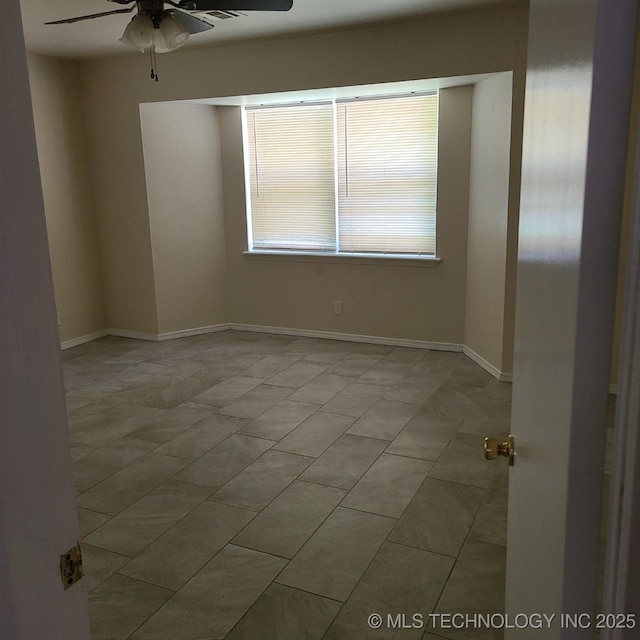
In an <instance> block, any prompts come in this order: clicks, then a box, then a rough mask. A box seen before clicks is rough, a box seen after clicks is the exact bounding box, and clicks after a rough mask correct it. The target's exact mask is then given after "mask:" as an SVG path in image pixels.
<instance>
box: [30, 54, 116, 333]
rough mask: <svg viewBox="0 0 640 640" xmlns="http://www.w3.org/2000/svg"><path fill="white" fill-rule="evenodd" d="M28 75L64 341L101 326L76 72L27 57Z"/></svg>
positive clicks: (68, 66)
mask: <svg viewBox="0 0 640 640" xmlns="http://www.w3.org/2000/svg"><path fill="white" fill-rule="evenodd" d="M29 75H30V84H31V94H32V99H33V110H34V122H35V127H36V138H37V143H38V157H39V161H40V172H41V175H42V190H43V195H44V203H45V213H46V219H47V232H48V235H49V249H50V253H51V263H52V270H53V279H54V286H55V296H56V306H57V308H58V312H59V314H60V320H61V323H62V324H61V326H60V328H59V331H60V339H61V340H62V341H63V342H64V341H67V340H71V339H74V338H78V337H79V336H85V335H91V334H94V333H96V332H99V331H101V330H104V328H105V314H104V305H103V298H102V275H101V265H100V253H99V245H98V234H97V227H96V220H95V211H94V205H93V194H92V190H91V180H90V173H89V155H88V150H87V141H86V133H85V118H84V111H83V108H82V90H81V83H80V71H79V66H78V65H77V64H76V63H73V62H68V61H66V62H65V61H62V60H54V59H51V58H44V57H41V56H36V55H31V56H29Z"/></svg>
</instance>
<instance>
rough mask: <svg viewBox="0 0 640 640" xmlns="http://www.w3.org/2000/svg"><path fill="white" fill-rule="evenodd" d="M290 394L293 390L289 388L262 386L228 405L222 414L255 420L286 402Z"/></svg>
mask: <svg viewBox="0 0 640 640" xmlns="http://www.w3.org/2000/svg"><path fill="white" fill-rule="evenodd" d="M290 393H291V389H289V388H288V387H277V386H274V385H271V384H261V385H258V386H257V387H255V388H253V389H251V391H248V392H247V393H245V394H244V395H243V396H242V397H241V398H239V399H238V400H234V401H233V402H231V403H229V404H226V405H225V406H224V407H223V408H222V409H220V413H223V414H225V415H228V416H237V417H239V418H250V419H254V418H257V417H258V416H259V415H261V414H262V413H264V412H265V411H267V410H268V409H271V407H273V406H274V405H276V404H278V402H280V401H281V400H284V399H285V398H286V397H287V396H288V395H289V394H290Z"/></svg>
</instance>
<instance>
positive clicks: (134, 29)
mask: <svg viewBox="0 0 640 640" xmlns="http://www.w3.org/2000/svg"><path fill="white" fill-rule="evenodd" d="M157 23H158V19H157V17H156V21H155V22H154V18H153V17H152V16H150V15H148V14H144V13H139V14H138V15H136V16H135V17H134V18H133V19H132V20H131V22H129V24H128V25H127V27H126V29H125V30H124V33H123V34H122V38H120V42H122V43H123V44H126V45H129V46H130V47H133V48H134V49H137V50H138V51H141V52H144V51H148V50H149V49H151V48H152V47H153V48H154V49H155V51H156V52H157V53H169V52H170V51H175V50H176V49H178V48H180V47H181V46H182V45H183V44H184V43H185V42H186V41H187V40H188V39H189V32H188V31H187V30H186V29H185V28H184V27H183V26H182V25H181V24H180V23H179V22H178V21H177V20H176V19H175V18H174V17H173V16H172V15H171V14H170V13H169V12H165V13H164V14H163V15H162V16H161V18H160V20H159V24H157ZM156 25H157V26H156Z"/></svg>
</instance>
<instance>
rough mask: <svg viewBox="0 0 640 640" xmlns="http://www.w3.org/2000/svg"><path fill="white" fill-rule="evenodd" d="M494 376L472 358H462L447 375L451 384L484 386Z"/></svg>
mask: <svg viewBox="0 0 640 640" xmlns="http://www.w3.org/2000/svg"><path fill="white" fill-rule="evenodd" d="M493 380H495V378H494V377H493V376H492V375H491V374H490V373H488V372H487V371H485V370H484V369H483V368H482V367H481V366H480V365H477V364H476V363H475V362H473V361H472V360H469V359H468V358H464V359H462V360H460V362H459V363H458V364H457V365H456V368H455V369H454V370H453V372H452V373H451V376H450V377H449V382H450V383H451V384H459V385H465V386H467V387H478V388H481V389H483V388H485V387H486V386H487V384H489V382H491V381H493Z"/></svg>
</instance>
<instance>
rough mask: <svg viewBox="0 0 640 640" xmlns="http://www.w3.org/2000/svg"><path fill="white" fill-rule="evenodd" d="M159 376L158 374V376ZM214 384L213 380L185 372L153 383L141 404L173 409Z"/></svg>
mask: <svg viewBox="0 0 640 640" xmlns="http://www.w3.org/2000/svg"><path fill="white" fill-rule="evenodd" d="M157 377H158V376H156V378H157ZM211 386H212V381H210V380H205V379H203V378H195V377H193V376H185V375H183V374H177V375H172V376H171V377H170V378H169V379H168V380H163V381H162V382H161V383H160V382H158V384H153V385H151V386H150V388H149V390H148V391H147V392H146V393H145V395H144V398H143V399H141V401H140V402H141V404H144V405H146V406H147V407H157V408H159V409H173V408H174V407H177V406H179V405H181V404H182V403H183V402H187V401H188V400H191V399H192V398H193V397H195V396H197V395H199V394H201V393H202V392H204V391H205V390H206V389H208V388H209V387H211Z"/></svg>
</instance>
